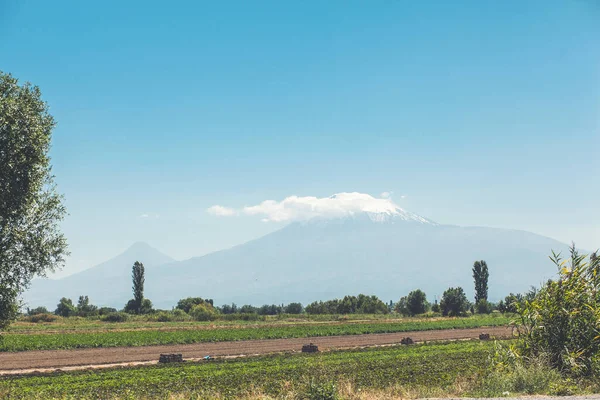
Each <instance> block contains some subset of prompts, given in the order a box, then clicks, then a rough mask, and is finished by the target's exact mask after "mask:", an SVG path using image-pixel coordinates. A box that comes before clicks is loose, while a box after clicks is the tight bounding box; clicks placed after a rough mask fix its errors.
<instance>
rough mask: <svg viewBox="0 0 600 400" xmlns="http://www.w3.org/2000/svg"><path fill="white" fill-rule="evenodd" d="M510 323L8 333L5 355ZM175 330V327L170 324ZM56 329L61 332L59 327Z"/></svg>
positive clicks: (491, 319)
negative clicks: (8, 353) (19, 352)
mask: <svg viewBox="0 0 600 400" xmlns="http://www.w3.org/2000/svg"><path fill="white" fill-rule="evenodd" d="M508 323H509V318H507V317H503V316H485V317H477V318H456V319H436V320H410V319H407V320H402V321H400V322H384V321H373V322H371V321H369V322H341V323H340V322H337V323H318V324H315V323H313V324H306V323H299V324H275V325H268V324H267V325H260V324H258V325H253V326H244V325H240V326H231V325H223V326H216V327H214V328H211V329H207V328H206V326H204V327H203V329H195V328H194V325H181V326H180V327H179V328H178V329H172V330H162V329H158V328H156V329H138V330H135V329H132V330H128V329H124V330H112V331H101V330H89V331H86V330H82V331H75V332H68V331H64V332H62V331H52V332H47V333H42V332H38V333H28V334H24V332H20V333H16V332H12V333H7V334H4V335H3V338H2V340H1V341H0V351H26V350H51V349H74V348H93V347H118V346H147V345H160V344H186V343H201V342H221V341H235V340H250V339H276V338H300V337H317V336H333V335H358V334H365V333H392V332H406V331H423V330H435V329H448V328H478V327H482V326H502V325H507V324H508ZM167 326H168V327H174V326H176V325H167ZM55 329H59V328H58V327H56V328H55Z"/></svg>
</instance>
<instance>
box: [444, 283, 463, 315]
mask: <svg viewBox="0 0 600 400" xmlns="http://www.w3.org/2000/svg"><path fill="white" fill-rule="evenodd" d="M469 306H470V305H469V300H467V296H466V295H465V292H464V290H463V288H461V287H457V288H448V289H447V290H446V291H445V292H444V294H443V295H442V300H441V301H440V309H441V311H442V315H444V316H446V315H447V316H450V317H457V316H459V315H463V314H465V313H466V312H467V310H468V309H469Z"/></svg>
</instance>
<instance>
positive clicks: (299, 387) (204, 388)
mask: <svg viewBox="0 0 600 400" xmlns="http://www.w3.org/2000/svg"><path fill="white" fill-rule="evenodd" d="M491 349H492V344H491V343H489V342H479V341H474V342H460V343H445V344H428V345H415V346H397V347H386V348H371V349H365V350H353V351H336V352H326V353H317V354H300V355H275V356H266V357H256V358H238V359H222V360H214V361H208V362H206V361H204V362H196V363H192V362H190V363H183V364H170V365H156V366H146V367H137V368H128V369H111V370H96V371H89V370H88V371H79V372H72V373H55V374H50V375H42V376H23V377H10V378H2V379H0V396H3V398H8V399H36V398H40V399H41V398H43V399H51V398H60V399H62V398H89V399H96V398H115V397H118V398H132V399H133V398H135V399H138V398H169V396H173V395H177V394H180V395H185V397H178V398H197V399H201V398H210V397H214V396H217V395H219V396H221V398H223V397H225V398H232V397H237V396H244V395H248V394H252V393H257V392H260V393H263V394H266V395H270V396H281V395H284V394H286V393H298V392H302V391H305V390H307V389H306V388H307V386H308V385H309V382H311V381H312V382H313V383H315V382H316V383H317V384H321V383H323V382H344V384H347V385H352V387H353V388H354V389H355V390H362V389H365V390H369V389H378V388H380V389H383V388H387V387H390V386H396V387H397V386H398V385H401V386H404V387H406V388H410V387H414V388H418V387H428V388H430V389H431V390H436V389H437V390H448V388H451V387H453V386H454V385H455V384H456V382H457V381H465V380H466V381H469V380H471V381H473V380H475V379H477V375H478V373H479V372H481V371H482V370H483V369H484V368H485V366H486V364H487V357H488V355H489V353H490V350H491Z"/></svg>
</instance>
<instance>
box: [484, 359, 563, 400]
mask: <svg viewBox="0 0 600 400" xmlns="http://www.w3.org/2000/svg"><path fill="white" fill-rule="evenodd" d="M561 380H562V377H561V375H560V373H559V372H558V371H556V370H554V369H552V368H551V367H550V366H549V365H548V363H547V360H546V359H545V358H543V357H540V358H535V359H530V360H528V362H523V360H522V359H516V360H515V361H514V362H512V363H509V364H501V365H497V366H496V368H494V370H493V371H492V372H491V373H490V374H489V375H488V376H487V377H486V378H485V379H484V380H483V382H482V386H483V388H482V389H483V390H482V391H483V394H484V395H486V396H498V395H501V394H502V393H505V392H509V393H511V394H513V393H525V394H529V395H531V394H540V393H547V392H548V391H549V390H550V389H551V385H552V384H553V383H554V382H560V381H561Z"/></svg>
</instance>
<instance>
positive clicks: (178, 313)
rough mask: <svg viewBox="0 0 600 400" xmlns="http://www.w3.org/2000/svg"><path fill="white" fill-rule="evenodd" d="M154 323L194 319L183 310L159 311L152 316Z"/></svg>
mask: <svg viewBox="0 0 600 400" xmlns="http://www.w3.org/2000/svg"><path fill="white" fill-rule="evenodd" d="M150 318H151V319H152V320H153V321H158V322H172V321H189V320H191V319H192V318H191V317H190V316H189V315H188V314H186V313H185V312H184V311H183V310H179V309H175V310H173V311H159V312H157V313H156V314H153V315H151V316H150Z"/></svg>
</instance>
